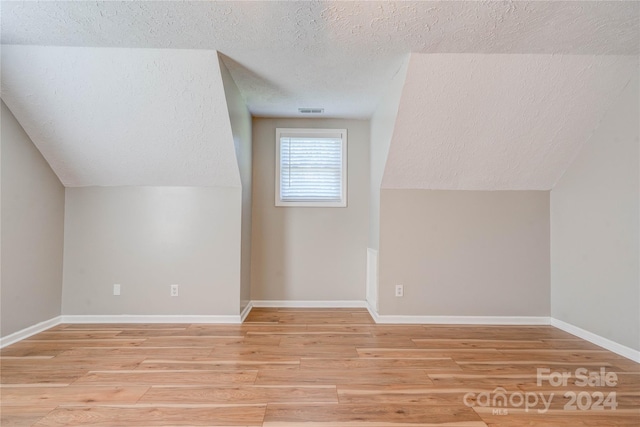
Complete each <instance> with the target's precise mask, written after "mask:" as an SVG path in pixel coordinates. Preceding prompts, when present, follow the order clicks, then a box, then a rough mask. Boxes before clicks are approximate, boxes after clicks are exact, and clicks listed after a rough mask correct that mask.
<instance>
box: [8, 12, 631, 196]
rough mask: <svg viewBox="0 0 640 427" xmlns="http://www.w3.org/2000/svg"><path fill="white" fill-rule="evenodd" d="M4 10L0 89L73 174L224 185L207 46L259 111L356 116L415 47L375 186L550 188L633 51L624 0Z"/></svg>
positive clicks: (63, 173)
mask: <svg viewBox="0 0 640 427" xmlns="http://www.w3.org/2000/svg"><path fill="white" fill-rule="evenodd" d="M0 7H1V24H2V28H1V37H2V44H3V46H2V98H3V100H4V101H5V102H6V103H7V105H8V106H9V107H10V109H11V110H12V111H13V113H14V115H15V116H16V118H17V119H18V120H19V121H20V123H21V124H22V125H23V127H24V128H25V130H26V131H27V133H28V134H29V135H30V137H31V138H32V139H33V141H34V143H35V144H36V145H37V146H38V148H39V149H40V150H41V151H42V152H43V154H44V155H45V157H46V158H47V160H48V161H49V162H50V163H51V165H52V167H53V168H54V170H55V171H56V173H57V174H58V175H59V176H60V177H61V179H62V181H63V183H64V184H65V185H69V186H76V185H237V183H238V172H237V165H235V157H234V154H233V141H232V138H231V136H230V130H229V124H228V121H229V120H228V113H227V111H226V106H225V99H224V88H223V84H222V82H221V79H220V66H221V65H220V64H219V63H218V54H217V52H216V51H218V52H220V54H221V55H220V57H221V58H222V61H223V62H224V64H225V65H226V66H227V68H228V69H229V70H230V72H231V74H232V76H233V79H234V80H235V83H236V84H237V86H238V87H239V89H240V92H241V94H242V96H243V97H244V99H245V101H246V104H247V106H248V108H249V110H250V111H251V113H252V114H253V115H255V116H268V117H284V116H286V117H295V116H297V115H298V112H297V109H298V107H321V108H324V109H325V114H324V117H344V118H368V117H370V116H371V114H372V112H373V111H374V110H375V109H376V107H377V106H378V104H379V102H380V99H381V96H382V93H383V92H384V89H385V88H386V87H387V86H388V84H389V82H390V81H391V79H392V77H393V76H394V74H395V73H396V72H397V71H398V69H399V68H400V66H401V65H402V63H403V61H405V60H406V58H407V55H409V54H412V57H411V60H410V66H409V70H408V72H407V78H406V81H405V84H404V88H403V95H402V99H401V102H400V108H399V115H398V118H397V122H396V129H395V132H394V138H393V142H392V147H391V150H390V153H389V162H388V164H387V168H386V171H385V185H387V186H390V187H399V188H407V187H408V188H460V189H504V188H522V189H526V188H531V189H548V188H550V186H552V185H553V183H554V182H555V180H556V179H557V177H558V175H559V174H561V173H562V171H563V170H564V169H563V168H565V167H566V165H567V164H568V162H569V161H570V159H571V158H572V156H573V155H574V154H575V152H576V150H577V149H579V147H580V144H581V143H583V142H584V140H585V138H586V137H588V134H589V133H590V132H591V131H592V130H593V127H594V126H595V125H596V123H597V120H598V119H599V117H601V116H602V115H603V114H604V112H605V111H606V109H607V108H608V106H609V105H610V103H611V100H612V98H613V97H615V96H616V95H617V94H618V93H619V92H620V90H621V88H622V87H623V86H624V84H625V83H626V81H628V80H629V78H630V77H629V73H630V71H629V70H630V68H629V67H628V66H627V65H629V63H628V61H627V62H625V61H626V60H625V58H627V59H629V58H630V59H634V58H635V59H637V57H638V54H639V53H640V3H639V2H636V1H614V2H608V1H568V2H567V1H495V2H494V1H481V2H479V1H399V2H376V1H312V2H306V1H304V2H303V1H256V2H245V1H237V2H229V1H221V2H212V1H193V2H192V1H169V2H160V1H157V2H156V1H153V2H147V1H92V2H88V1H87V2H85V1H55V2H23V1H16V2H13V1H3V2H2V3H1V5H0ZM449 53H450V54H464V55H442V54H449ZM434 54H435V55H434ZM468 54H470V55H468ZM475 54H480V55H475ZM486 54H490V55H486ZM625 64H627V65H625ZM636 64H637V61H636ZM635 69H636V70H637V65H636V68H635ZM631 73H633V69H631ZM625 79H626V80H625ZM465 114H466V115H473V116H472V117H466V116H465ZM454 115H455V117H456V119H455V120H454V119H453V117H454ZM565 116H567V117H565ZM536 118H537V119H539V120H534V119H536ZM545 123H546V124H545ZM445 146H446V148H443V147H445ZM425 159H430V160H428V161H427V160H425ZM429 162H431V163H429Z"/></svg>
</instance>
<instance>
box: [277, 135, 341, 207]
mask: <svg viewBox="0 0 640 427" xmlns="http://www.w3.org/2000/svg"><path fill="white" fill-rule="evenodd" d="M276 206H316V207H345V206H347V130H346V129H281V128H278V129H276Z"/></svg>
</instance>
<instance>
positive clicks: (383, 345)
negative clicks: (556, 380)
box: [0, 309, 640, 427]
mask: <svg viewBox="0 0 640 427" xmlns="http://www.w3.org/2000/svg"><path fill="white" fill-rule="evenodd" d="M0 354H1V359H0V368H1V370H2V372H1V377H2V386H1V387H0V393H1V409H2V421H1V423H0V425H2V427H9V426H31V425H34V426H265V427H293V426H310V427H319V426H322V427H365V426H366V427H385V426H396V427H399V426H403V427H417V426H478V427H480V426H487V425H488V426H571V427H574V426H634V427H637V426H639V425H640V365H638V364H636V363H633V362H632V361H630V360H627V359H625V358H623V357H620V356H617V355H615V354H614V353H611V352H609V351H606V350H604V349H602V348H600V347H597V346H595V345H593V344H591V343H588V342H586V341H584V340H581V339H579V338H576V337H574V336H572V335H569V334H567V333H565V332H562V331H560V330H558V329H555V328H553V327H550V326H526V327H524V326H521V327H517V326H423V325H375V324H374V322H373V321H372V319H371V317H370V316H369V314H368V313H367V312H366V310H359V309H331V310H329V309H253V311H252V312H251V314H250V315H249V317H248V319H247V321H246V322H245V323H244V324H242V325H196V324H193V325H188V324H162V325H160V324H148V325H140V324H99V325H95V324H93V325H73V324H65V325H59V326H57V327H55V328H52V329H50V330H48V331H45V332H42V333H40V334H38V335H35V336H33V337H31V338H29V339H26V340H24V341H21V342H19V343H16V344H14V345H11V346H9V347H7V348H4V349H3V350H2V351H1V353H0ZM537 368H548V369H549V371H550V372H569V373H571V374H572V377H571V378H569V379H568V381H567V384H566V385H565V386H560V387H553V386H552V385H551V384H549V381H548V379H549V377H548V376H545V377H544V378H543V381H542V384H541V385H538V384H537V378H536V374H537ZM579 368H586V369H587V370H588V371H590V372H595V371H598V372H599V371H600V370H601V369H604V371H605V372H613V373H615V374H616V376H617V377H618V381H617V385H616V386H612V387H607V386H600V387H581V386H580V385H579V384H576V378H575V375H574V374H575V371H576V369H579ZM497 387H502V388H503V389H504V390H505V393H506V395H507V397H508V398H511V400H512V404H509V403H508V404H507V406H506V407H505V406H502V407H498V406H496V407H488V406H486V404H485V401H486V397H487V396H490V397H491V398H493V397H494V396H495V395H496V394H498V393H499V392H500V391H501V390H497V391H496V388H497ZM566 392H574V393H576V396H579V394H580V393H582V394H583V397H582V398H581V399H582V400H581V401H579V402H578V403H581V404H582V406H583V407H585V405H586V404H587V403H588V402H587V398H589V399H591V398H595V399H598V396H599V395H598V394H597V392H601V393H603V394H604V395H605V396H606V395H607V394H608V393H611V392H615V393H616V401H617V404H618V406H617V408H616V409H615V410H611V409H609V408H607V409H604V410H579V409H578V407H577V408H576V410H566V409H565V408H564V406H565V404H567V402H569V399H568V398H566V397H564V396H563V395H564V394H565V393H566ZM467 393H474V395H467ZM481 393H485V394H483V395H481ZM465 395H467V402H468V403H469V404H468V405H466V404H465V403H464V402H465V400H464V399H465ZM552 395H553V397H552ZM587 395H588V396H587ZM520 396H521V397H524V398H525V399H529V400H530V402H531V406H532V408H531V409H529V411H526V410H525V408H524V406H520V407H516V406H518V403H520V400H519V397H520ZM534 396H535V397H536V398H541V397H540V396H542V397H543V398H544V399H545V400H547V401H549V400H550V401H551V404H550V409H549V410H548V411H547V412H545V413H538V409H540V410H542V409H543V404H542V403H538V404H537V405H536V406H535V407H534V405H533V397H534ZM498 402H499V401H496V405H497V403H498ZM497 410H500V411H502V412H501V414H500V413H498V412H496V411H497ZM505 410H506V412H508V414H506V415H504V411H505Z"/></svg>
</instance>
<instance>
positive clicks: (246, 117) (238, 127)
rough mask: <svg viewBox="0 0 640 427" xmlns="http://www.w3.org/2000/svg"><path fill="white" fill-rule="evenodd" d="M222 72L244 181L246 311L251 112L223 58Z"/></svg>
mask: <svg viewBox="0 0 640 427" xmlns="http://www.w3.org/2000/svg"><path fill="white" fill-rule="evenodd" d="M220 71H221V72H222V73H221V74H222V82H223V84H224V92H225V96H226V99H227V108H228V110H229V119H230V120H231V131H232V133H233V143H234V146H235V150H236V158H237V160H238V168H239V170H240V180H241V182H242V242H241V266H242V267H241V274H240V276H241V280H240V311H242V310H244V309H245V307H246V306H247V305H248V304H249V301H250V300H251V205H252V203H251V175H252V171H251V170H252V165H251V161H252V158H251V154H252V148H251V146H252V140H251V114H250V113H249V110H248V109H247V106H246V104H245V102H244V99H243V98H242V95H241V94H240V90H239V89H238V87H237V86H236V83H235V82H234V81H233V77H231V74H230V73H229V70H228V69H227V67H226V66H225V65H224V63H223V62H222V60H221V61H220Z"/></svg>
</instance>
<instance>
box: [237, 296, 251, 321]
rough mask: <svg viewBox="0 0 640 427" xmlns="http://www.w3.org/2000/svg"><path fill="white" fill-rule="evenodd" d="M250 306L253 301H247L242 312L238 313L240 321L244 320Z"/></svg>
mask: <svg viewBox="0 0 640 427" xmlns="http://www.w3.org/2000/svg"><path fill="white" fill-rule="evenodd" d="M252 308H253V301H249V304H247V306H246V307H245V308H244V310H242V313H240V323H242V322H244V320H245V319H246V318H247V316H248V315H249V313H250V312H251V309H252Z"/></svg>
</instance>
